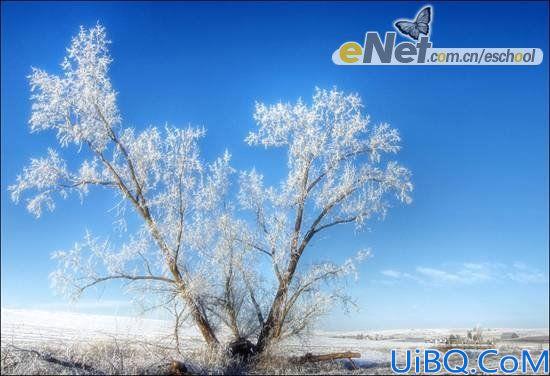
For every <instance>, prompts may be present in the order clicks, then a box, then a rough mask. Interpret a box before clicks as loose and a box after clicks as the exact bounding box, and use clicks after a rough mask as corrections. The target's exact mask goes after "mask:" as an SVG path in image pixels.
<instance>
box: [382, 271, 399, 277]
mask: <svg viewBox="0 0 550 376" xmlns="http://www.w3.org/2000/svg"><path fill="white" fill-rule="evenodd" d="M381 273H382V274H383V275H385V276H386V277H390V278H400V277H401V276H402V275H403V273H401V272H398V271H397V270H391V269H390V270H382V272H381Z"/></svg>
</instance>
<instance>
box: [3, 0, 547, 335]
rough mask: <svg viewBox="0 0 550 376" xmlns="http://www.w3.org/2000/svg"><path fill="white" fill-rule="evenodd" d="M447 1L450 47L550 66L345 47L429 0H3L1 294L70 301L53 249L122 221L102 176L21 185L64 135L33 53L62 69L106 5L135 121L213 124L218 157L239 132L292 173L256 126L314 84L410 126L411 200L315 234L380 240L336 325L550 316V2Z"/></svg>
mask: <svg viewBox="0 0 550 376" xmlns="http://www.w3.org/2000/svg"><path fill="white" fill-rule="evenodd" d="M432 4H433V5H434V9H435V16H434V22H433V25H432V27H433V32H432V36H431V40H432V42H433V43H434V46H435V47H533V48H535V47H538V48H541V49H542V50H543V51H544V53H545V54H546V56H545V57H544V61H543V63H542V65H539V66H521V67H520V66H512V67H507V66H502V67H495V66H492V67H491V66H462V67H453V66H447V67H434V66H429V67H419V66H412V67H411V66H409V67H407V66H394V67H342V66H336V65H334V64H333V63H332V61H331V54H332V52H333V51H334V50H335V49H336V48H337V47H338V46H339V45H340V44H341V43H342V42H344V41H347V40H361V39H362V36H363V35H364V33H365V32H366V31H370V30H374V31H380V32H384V31H386V30H391V29H392V28H391V25H392V21H393V20H395V19H397V18H403V17H405V18H408V17H412V16H413V15H414V14H415V13H416V12H417V10H418V9H419V8H420V6H421V5H422V4H421V3H412V2H411V3H406V2H399V3H397V2H387V3H356V2H353V3H338V4H334V3H294V4H291V3H233V4H231V3H223V4H215V3H191V4H186V3H173V2H170V3H155V4H152V3H145V2H139V3H80V2H79V3H74V4H71V3H67V2H62V3H58V4H52V3H40V4H37V3H30V2H26V3H10V2H8V3H6V2H2V76H1V78H2V89H1V90H2V115H1V116H2V118H1V120H2V180H1V181H2V191H1V198H2V213H1V215H2V227H1V231H2V242H1V246H2V266H1V271H2V277H1V280H2V288H1V292H2V306H3V307H25V308H40V309H66V308H67V307H66V306H65V305H64V302H63V301H62V300H61V299H60V298H58V297H55V296H54V294H53V292H52V291H51V290H50V289H49V282H48V274H49V273H50V272H51V271H52V270H53V269H54V266H55V265H54V263H53V262H52V261H51V260H50V259H49V255H50V253H51V252H52V251H54V250H58V249H66V248H69V247H70V246H71V245H72V244H73V242H74V241H76V240H79V239H80V238H81V237H82V235H83V233H84V230H85V229H86V228H89V229H91V230H93V231H94V233H97V234H105V235H106V234H108V233H109V230H110V228H111V218H110V216H109V215H108V214H107V213H106V210H107V209H109V208H110V205H111V201H110V200H105V197H106V196H104V195H103V194H102V193H100V192H97V194H91V195H90V196H89V198H88V200H87V201H85V202H84V203H83V204H81V203H80V202H79V200H77V199H72V200H68V201H62V202H60V203H59V204H58V207H57V210H56V211H55V212H54V213H53V214H52V213H46V214H45V215H44V216H43V217H42V218H41V219H39V220H36V219H35V218H33V217H32V216H31V215H30V214H28V213H27V212H26V211H25V210H24V207H23V206H15V205H14V204H13V203H11V202H10V200H9V196H8V193H7V190H6V188H7V185H9V184H12V183H13V182H14V180H15V177H16V175H17V173H18V172H19V171H20V170H21V168H22V167H23V166H24V165H25V164H26V163H27V161H28V159H29V158H30V157H33V156H40V155H42V154H44V152H45V150H46V148H47V147H48V146H49V145H51V144H52V142H53V140H54V137H53V135H52V134H47V133H42V134H38V135H30V134H29V132H28V125H27V121H28V119H29V115H30V102H29V99H28V98H29V86H28V82H27V80H26V76H27V75H28V74H29V72H30V68H31V66H36V67H40V68H43V69H45V70H47V71H50V72H58V71H59V63H60V62H61V60H62V57H63V56H64V53H65V47H67V46H68V44H69V41H70V38H71V37H72V36H73V35H74V34H75V33H77V31H78V27H79V26H80V25H85V26H92V25H94V24H95V23H96V21H100V22H101V23H102V24H104V25H105V26H106V27H107V31H108V34H109V37H110V39H111V40H112V41H113V44H112V47H111V52H112V56H113V58H114V63H113V65H112V70H111V72H112V80H113V84H114V86H115V89H116V90H117V91H118V92H119V93H120V94H119V97H118V100H119V106H120V109H121V112H122V114H123V117H124V121H125V123H126V124H128V125H133V126H135V127H137V128H143V127H146V126H148V125H150V124H156V125H163V124H164V123H165V122H170V123H172V124H176V125H181V126H184V125H186V124H188V123H192V124H197V125H204V126H205V127H206V128H207V129H208V135H207V138H206V139H205V141H204V142H203V144H202V149H203V152H204V155H205V157H206V158H212V157H213V156H215V155H218V154H219V153H221V152H222V151H223V150H224V149H225V148H226V147H227V148H228V149H229V150H230V151H231V152H232V154H233V157H234V165H235V166H236V167H237V168H240V169H248V168H250V167H252V166H253V165H255V166H256V167H257V168H258V169H260V170H261V171H263V172H264V173H265V174H266V175H270V176H272V177H273V178H272V179H273V180H275V178H277V177H280V176H281V173H282V172H283V167H284V163H285V162H284V160H282V159H279V158H278V155H277V154H273V153H270V152H266V151H264V150H262V149H254V148H249V147H247V146H245V144H244V143H243V138H244V137H245V135H246V134H247V132H248V131H249V130H250V129H252V127H253V125H254V124H253V120H252V111H253V104H254V101H255V100H262V101H265V102H268V103H270V102H275V101H279V100H283V101H294V100H296V99H297V98H298V97H300V96H302V97H304V98H305V99H308V98H309V97H310V96H311V94H312V93H313V89H314V87H315V86H320V87H327V88H330V87H332V86H334V85H336V86H338V87H339V88H341V89H344V90H346V91H356V92H359V93H360V94H361V96H362V97H363V99H364V102H365V104H366V108H367V111H368V112H369V113H370V114H371V117H372V119H373V120H374V121H375V122H377V121H387V122H389V123H391V124H392V125H393V126H395V127H397V128H398V129H399V130H400V132H401V134H402V137H403V140H404V141H403V142H404V149H403V151H402V153H400V156H399V160H400V161H401V162H402V163H403V164H404V165H406V166H408V167H409V168H410V169H411V170H412V171H413V174H414V175H413V179H414V184H415V191H414V196H413V197H414V202H413V204H412V205H410V206H408V207H398V208H395V210H392V211H391V212H390V213H389V216H388V217H387V218H386V220H385V221H383V222H372V223H371V224H370V226H369V228H370V231H367V232H364V233H360V234H357V235H356V236H354V232H353V229H352V228H345V229H338V231H336V232H334V233H333V234H332V235H331V236H329V237H327V238H326V239H325V240H324V243H322V244H321V243H319V245H318V249H319V252H320V254H321V255H322V256H323V257H328V256H330V255H331V254H332V256H330V257H332V258H334V259H336V260H343V259H344V258H345V257H347V256H349V255H351V254H352V253H353V252H354V251H356V250H357V249H358V248H364V247H372V249H373V252H374V258H372V259H371V260H370V261H369V262H367V263H366V264H364V265H363V266H361V268H360V273H361V274H360V278H359V280H358V282H357V283H356V284H355V285H353V286H352V287H351V288H352V292H353V295H354V296H355V297H356V298H357V301H358V305H359V307H360V311H359V312H352V313H351V315H350V316H349V317H347V318H346V319H345V320H343V317H345V316H343V315H342V313H341V312H339V311H338V310H337V311H335V312H334V313H333V314H332V316H331V317H330V319H328V320H327V323H328V325H329V327H330V328H333V329H352V328H357V329H359V328H361V329H367V328H396V327H464V326H473V325H475V324H478V323H479V324H481V325H484V326H493V327H494V326H516V327H547V326H548V287H547V281H548V244H549V243H548V242H549V239H548V226H549V222H548V210H549V208H548V194H549V191H548V187H549V184H548V169H549V166H548V140H549V134H548V101H549V95H548V50H547V46H548V5H547V3H546V2H539V3H522V4H521V5H519V4H515V3H512V2H503V3H497V2H491V3H486V4H482V3H478V2H475V3H473V2H464V3H458V2H454V3H437V2H435V3H432ZM103 297H104V299H105V300H104V301H103V303H98V300H97V294H95V295H94V294H91V295H88V296H86V297H85V298H84V301H83V303H82V305H81V306H80V308H79V309H88V310H95V311H98V310H100V311H102V312H105V313H113V312H115V311H119V312H122V311H124V310H125V309H127V308H128V307H126V306H125V305H124V303H122V302H121V301H124V300H125V299H126V298H125V297H123V296H120V295H119V293H118V292H117V289H115V288H107V289H106V291H105V293H104V295H103Z"/></svg>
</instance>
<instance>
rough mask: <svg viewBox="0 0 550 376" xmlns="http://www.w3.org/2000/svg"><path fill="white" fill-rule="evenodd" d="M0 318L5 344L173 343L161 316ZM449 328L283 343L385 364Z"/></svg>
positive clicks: (437, 340) (529, 343)
mask: <svg viewBox="0 0 550 376" xmlns="http://www.w3.org/2000/svg"><path fill="white" fill-rule="evenodd" d="M1 318H2V320H1V339H2V346H3V347H4V346H6V345H9V344H12V345H17V346H21V347H27V348H32V347H34V346H35V345H37V344H44V343H47V344H48V345H55V346H61V347H62V346H67V345H69V344H74V343H87V344H91V343H96V342H98V341H102V340H106V341H109V340H113V339H116V340H119V341H122V340H124V341H129V342H136V343H137V342H140V343H152V342H155V343H161V344H162V343H164V344H166V346H169V345H170V343H171V342H170V341H171V337H170V335H171V333H172V327H171V323H170V322H168V321H163V320H153V319H144V318H139V317H137V318H135V317H134V318H132V317H115V316H101V315H90V314H81V313H69V312H51V311H33V310H15V309H2V314H1ZM512 332H513V333H516V334H517V335H518V337H519V338H516V339H514V340H512V341H510V340H502V339H501V336H502V334H503V333H512ZM450 334H458V335H462V336H464V335H465V334H466V329H417V330H414V329H406V330H380V331H368V332H367V331H355V332H316V333H314V334H312V335H310V336H308V337H306V338H302V339H295V340H292V341H288V342H286V343H285V344H284V346H283V349H284V353H285V355H302V354H303V353H304V352H312V353H314V354H315V353H327V352H334V351H355V352H359V353H361V359H360V360H359V361H358V362H357V364H359V365H360V366H361V367H364V368H368V369H372V370H373V371H374V369H376V368H379V369H386V370H387V367H388V363H389V361H390V350H391V349H400V350H405V349H416V348H421V349H422V348H434V347H437V346H438V345H440V344H441V341H443V340H444V338H445V337H447V336H448V335H450ZM484 337H485V338H488V339H492V340H493V341H494V342H495V343H496V344H497V347H499V348H503V347H508V348H532V349H539V350H540V349H544V348H546V349H547V348H548V329H515V328H499V329H485V331H484ZM182 341H183V343H184V344H185V346H186V347H188V348H195V349H199V348H200V346H201V341H200V338H199V336H198V333H197V332H196V331H195V330H194V329H192V328H189V329H187V330H184V331H183V336H182Z"/></svg>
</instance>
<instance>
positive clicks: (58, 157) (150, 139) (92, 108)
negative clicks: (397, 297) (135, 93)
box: [9, 25, 412, 352]
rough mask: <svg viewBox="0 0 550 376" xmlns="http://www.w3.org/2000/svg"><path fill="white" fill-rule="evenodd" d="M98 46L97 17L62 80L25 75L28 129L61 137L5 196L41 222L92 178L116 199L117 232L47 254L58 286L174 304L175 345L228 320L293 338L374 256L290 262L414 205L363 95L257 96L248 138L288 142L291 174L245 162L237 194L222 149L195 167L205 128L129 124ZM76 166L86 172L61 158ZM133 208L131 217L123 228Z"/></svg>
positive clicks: (391, 133)
mask: <svg viewBox="0 0 550 376" xmlns="http://www.w3.org/2000/svg"><path fill="white" fill-rule="evenodd" d="M108 45H109V41H108V40H107V37H106V33H105V29H104V28H103V27H102V26H101V25H97V26H95V27H94V28H92V29H83V28H81V30H80V33H79V34H78V35H77V36H76V37H75V38H73V40H72V43H71V45H70V47H69V48H68V49H67V56H66V58H65V59H64V61H63V63H62V74H61V75H52V74H49V73H46V72H44V71H42V70H39V69H33V71H32V74H31V75H30V82H31V90H32V96H31V99H32V116H31V119H30V126H31V131H32V132H39V131H45V130H52V131H54V132H55V133H56V135H57V141H58V144H59V145H58V148H57V149H54V148H51V149H49V150H48V152H47V154H46V156H45V157H42V158H36V159H32V160H31V162H30V164H29V166H27V167H26V168H24V169H23V172H22V173H21V174H20V175H19V176H18V177H17V181H16V183H15V184H14V185H12V186H10V187H9V190H10V191H11V195H12V199H13V200H14V201H15V202H19V201H20V200H21V199H23V200H25V202H26V204H27V209H28V210H29V212H31V213H32V214H34V215H35V216H37V217H39V216H40V215H41V214H42V212H43V210H44V209H47V210H50V211H53V210H54V208H55V202H56V200H57V199H58V198H66V197H68V196H69V195H77V196H79V197H80V198H81V199H84V198H85V197H86V196H87V195H88V194H89V193H90V191H91V190H92V189H93V188H98V190H101V191H103V192H104V194H106V195H107V197H109V198H110V199H112V200H113V206H114V208H115V210H114V211H113V213H114V215H115V223H116V224H117V226H116V228H117V229H118V231H121V234H122V235H123V236H119V237H111V238H106V239H102V238H100V237H96V236H94V235H92V234H91V233H89V232H87V233H86V235H85V237H84V239H83V240H82V241H80V242H77V243H76V244H75V245H74V246H73V247H72V248H71V249H69V250H65V251H58V252H55V253H54V255H53V257H54V258H55V259H56V260H57V261H58V269H57V270H56V271H55V272H53V273H52V275H51V276H52V282H53V284H54V285H55V287H56V288H57V289H58V290H60V291H62V292H64V293H65V294H67V295H69V296H71V297H78V296H79V295H80V294H81V293H82V292H83V291H85V290H87V289H89V288H91V287H93V286H96V285H98V284H100V283H103V282H107V281H112V280H121V281H125V282H127V283H126V287H127V289H128V290H129V291H130V292H138V293H139V294H138V296H139V297H141V298H144V299H145V300H148V301H149V302H155V303H156V304H157V305H159V306H162V307H165V308H170V310H171V312H173V314H174V317H175V318H176V331H175V334H176V341H177V327H178V326H179V324H180V323H181V320H182V319H183V318H189V319H191V320H192V322H193V323H194V324H195V325H196V326H197V327H198V329H199V330H200V332H201V334H202V336H203V337H204V339H205V341H206V342H207V343H208V344H209V345H218V344H219V343H220V340H219V338H220V329H221V328H223V327H227V328H228V329H229V331H230V333H231V335H232V337H233V338H234V339H239V340H242V339H248V338H250V339H256V341H257V344H256V345H255V349H256V350H257V351H259V352H262V351H265V349H266V348H268V346H269V345H271V344H273V343H275V342H277V341H278V340H280V339H282V338H284V337H285V336H288V335H296V334H299V333H301V332H303V331H304V330H305V329H307V328H308V327H309V326H310V325H311V324H312V323H313V322H314V320H315V318H317V317H319V316H320V315H322V314H324V313H325V312H327V310H329V309H330V308H331V307H332V306H333V305H334V303H335V302H336V301H337V300H343V301H345V302H346V301H348V296H347V294H346V292H345V289H343V285H342V284H341V282H343V281H345V280H346V279H347V278H348V277H350V276H354V275H355V273H356V267H355V265H356V263H357V262H359V261H361V260H363V259H365V258H366V257H368V255H369V251H368V250H362V251H359V252H358V254H357V255H356V256H354V257H351V258H349V259H348V260H346V261H345V262H344V263H343V264H341V265H339V264H336V263H334V262H332V261H330V260H326V261H319V262H316V263H312V264H309V265H305V264H304V262H303V261H302V262H300V261H301V260H302V256H303V254H304V253H305V252H306V251H307V252H309V250H310V248H312V247H311V246H312V245H313V243H314V240H315V239H317V238H318V234H320V233H324V232H326V231H329V230H330V229H331V228H334V227H335V226H338V225H345V224H354V225H355V229H357V230H358V229H361V228H362V227H364V225H365V223H366V221H367V220H369V219H371V218H373V217H375V216H382V217H383V216H384V215H385V213H386V211H387V210H388V208H389V207H390V204H391V203H392V198H393V199H394V200H397V201H402V202H405V203H409V202H410V200H411V199H410V196H409V194H410V192H411V190H412V185H411V183H410V173H409V171H408V170H407V169H406V168H404V167H402V166H401V165H399V164H398V163H397V162H395V161H393V160H391V158H389V157H390V156H391V155H392V154H395V153H397V152H398V151H399V149H400V146H399V142H400V137H399V134H398V132H397V131H396V130H395V129H392V128H390V127H389V125H387V124H380V125H377V126H371V125H370V124H369V118H368V116H366V115H365V114H364V113H363V106H362V104H361V100H360V98H359V96H358V95H356V94H345V93H343V92H340V91H338V90H336V89H333V90H328V91H327V90H317V91H316V92H315V94H314V96H313V100H312V102H311V104H306V103H305V102H303V101H301V100H300V101H298V102H297V103H296V104H283V103H278V104H275V105H272V106H267V105H265V104H262V103H259V104H257V106H256V110H255V113H254V119H255V120H256V122H257V124H258V129H257V130H256V131H255V132H251V133H250V134H249V136H248V137H247V138H246V142H247V143H248V144H249V145H261V146H264V147H266V148H268V147H275V148H284V149H286V151H287V160H286V165H287V169H288V173H287V174H286V176H285V177H284V179H283V180H282V182H281V183H280V184H279V185H277V186H274V187H266V186H265V185H264V183H263V176H262V175H261V174H260V173H258V172H257V171H256V170H254V169H253V170H250V171H245V172H241V173H240V174H239V191H238V194H237V195H236V197H234V198H233V199H232V197H231V195H230V192H231V190H230V183H231V181H232V176H233V175H235V174H234V172H235V171H234V170H233V168H232V167H231V166H230V156H229V153H228V152H226V153H225V154H223V155H222V156H220V157H219V158H217V159H216V160H214V161H213V162H211V163H205V162H204V161H203V160H202V159H201V157H200V153H199V146H198V142H199V140H200V139H201V138H202V137H203V136H204V134H205V131H204V130H203V129H201V128H193V127H187V128H177V127H173V126H165V127H164V128H157V127H149V128H147V129H145V130H143V131H139V132H138V131H136V130H135V129H133V128H130V127H125V126H124V125H123V120H122V117H121V115H120V113H119V110H118V108H117V105H116V93H115V91H114V90H113V88H112V85H111V81H110V78H109V75H108V70H109V65H110V63H111V58H110V56H109V52H108ZM62 151H63V152H64V153H67V154H70V155H71V157H70V159H69V162H70V163H69V162H67V161H65V159H64V158H63V157H62ZM75 162H78V164H80V166H79V167H76V168H70V166H73V165H74V163H75ZM282 162H283V163H285V162H284V161H282ZM250 214H252V216H251V215H250ZM129 217H137V218H139V219H140V222H139V223H140V224H139V225H138V226H136V225H135V221H134V220H132V221H128V223H129V225H127V219H129ZM113 239H114V240H113ZM117 239H119V240H120V239H123V240H122V241H117ZM320 244H321V245H322V243H320ZM334 251H337V250H334ZM325 253H326V252H325ZM315 258H316V257H312V259H315Z"/></svg>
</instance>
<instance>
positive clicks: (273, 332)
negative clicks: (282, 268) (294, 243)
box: [256, 253, 300, 353]
mask: <svg viewBox="0 0 550 376" xmlns="http://www.w3.org/2000/svg"><path fill="white" fill-rule="evenodd" d="M299 260H300V254H298V253H293V254H292V257H291V258H290V262H289V265H288V269H287V271H286V273H285V276H284V278H283V280H282V281H281V282H280V283H279V288H278V289H277V293H276V294H275V298H274V299H273V303H272V304H271V309H270V310H269V315H268V316H267V319H266V321H265V323H264V325H263V326H262V330H261V331H260V335H259V336H258V342H257V344H256V351H257V352H258V353H261V352H263V351H264V350H265V349H266V348H267V346H268V345H269V344H270V343H271V342H272V341H273V340H274V339H277V338H279V337H280V336H281V334H282V329H283V321H284V320H283V319H284V317H283V314H282V313H283V308H284V304H285V302H286V297H287V294H288V288H289V286H290V282H291V281H292V278H293V277H294V272H295V271H296V267H297V266H298V261H299Z"/></svg>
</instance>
